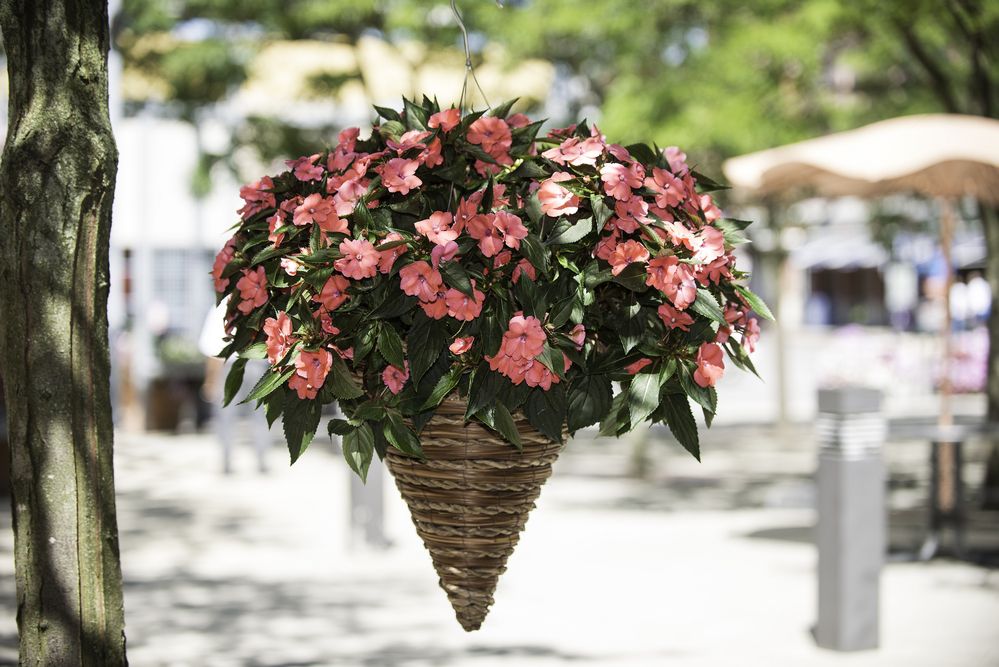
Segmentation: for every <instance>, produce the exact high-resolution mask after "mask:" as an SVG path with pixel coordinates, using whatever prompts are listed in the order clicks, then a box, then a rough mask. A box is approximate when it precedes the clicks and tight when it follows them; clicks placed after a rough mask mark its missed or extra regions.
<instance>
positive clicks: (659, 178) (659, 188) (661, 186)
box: [645, 167, 685, 208]
mask: <svg viewBox="0 0 999 667" xmlns="http://www.w3.org/2000/svg"><path fill="white" fill-rule="evenodd" d="M645 187H647V188H649V189H650V190H652V191H654V192H655V193H656V205H657V206H659V207H660V208H666V207H667V206H679V205H680V202H681V201H683V198H684V193H685V189H684V187H683V182H682V181H680V179H678V178H677V177H676V176H674V175H673V174H671V173H669V171H667V170H665V169H660V168H659V167H653V168H652V176H649V177H648V178H646V179H645Z"/></svg>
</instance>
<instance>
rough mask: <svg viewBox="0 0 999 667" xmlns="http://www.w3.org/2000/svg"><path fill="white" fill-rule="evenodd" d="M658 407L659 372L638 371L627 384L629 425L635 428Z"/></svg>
mask: <svg viewBox="0 0 999 667" xmlns="http://www.w3.org/2000/svg"><path fill="white" fill-rule="evenodd" d="M657 407H659V374H658V373H639V374H638V375H636V376H635V377H633V378H632V379H631V384H630V385H628V411H629V412H630V414H631V421H630V425H631V428H635V427H636V426H637V425H639V424H641V423H642V422H643V421H645V419H646V418H647V417H648V416H649V415H650V414H652V412H653V410H655V409H656V408H657Z"/></svg>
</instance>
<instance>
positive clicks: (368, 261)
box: [333, 239, 379, 280]
mask: <svg viewBox="0 0 999 667" xmlns="http://www.w3.org/2000/svg"><path fill="white" fill-rule="evenodd" d="M340 254H341V255H343V257H342V258H340V259H338V260H337V261H335V262H334V263H333V266H334V267H335V268H336V270H337V271H339V272H340V273H342V274H343V275H345V276H347V277H348V278H353V279H354V280H360V279H361V278H371V277H372V276H374V275H375V274H376V273H378V260H379V255H378V251H377V250H375V246H373V245H371V242H370V241H366V240H364V239H347V240H346V241H342V242H341V243H340Z"/></svg>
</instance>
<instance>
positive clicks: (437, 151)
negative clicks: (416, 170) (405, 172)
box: [416, 139, 444, 169]
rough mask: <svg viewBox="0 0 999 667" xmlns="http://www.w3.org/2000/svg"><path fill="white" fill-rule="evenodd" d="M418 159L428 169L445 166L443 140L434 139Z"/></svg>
mask: <svg viewBox="0 0 999 667" xmlns="http://www.w3.org/2000/svg"><path fill="white" fill-rule="evenodd" d="M416 159H417V160H419V161H420V163H421V164H422V165H423V166H424V167H426V168H427V169H433V168H434V167H436V166H437V165H441V164H444V156H443V155H441V140H440V139H434V140H433V141H431V142H430V145H429V146H427V148H426V150H424V151H423V152H422V153H420V154H419V155H417V156H416Z"/></svg>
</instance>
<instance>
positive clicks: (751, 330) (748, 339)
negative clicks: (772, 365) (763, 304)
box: [742, 317, 760, 352]
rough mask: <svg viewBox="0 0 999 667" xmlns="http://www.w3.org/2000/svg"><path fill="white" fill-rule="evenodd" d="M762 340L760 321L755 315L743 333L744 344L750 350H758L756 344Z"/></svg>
mask: <svg viewBox="0 0 999 667" xmlns="http://www.w3.org/2000/svg"><path fill="white" fill-rule="evenodd" d="M759 341H760V322H759V320H757V319H756V318H755V317H751V318H749V321H748V322H746V330H745V331H744V332H743V334H742V346H743V347H744V348H746V349H747V350H749V351H750V352H756V344H757V343H758V342H759Z"/></svg>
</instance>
